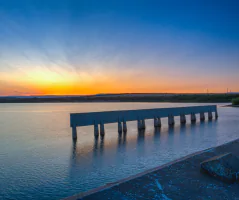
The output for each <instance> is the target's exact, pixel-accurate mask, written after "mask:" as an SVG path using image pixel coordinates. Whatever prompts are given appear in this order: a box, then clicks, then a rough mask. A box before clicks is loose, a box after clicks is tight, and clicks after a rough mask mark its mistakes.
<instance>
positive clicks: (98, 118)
mask: <svg viewBox="0 0 239 200" xmlns="http://www.w3.org/2000/svg"><path fill="white" fill-rule="evenodd" d="M213 112H214V113H215V118H217V117H218V113H217V107H216V105H209V106H191V107H175V108H155V109H141V110H119V111H105V112H90V113H71V114H70V126H71V127H72V137H73V139H76V138H77V131H76V127H77V126H89V125H94V134H95V135H96V136H97V135H99V125H100V134H101V135H104V133H105V130H104V124H108V123H118V131H119V133H120V132H122V131H123V132H126V131H127V124H126V122H127V121H135V120H137V121H138V129H144V128H145V119H154V126H155V127H159V126H161V118H164V117H168V124H169V126H173V125H174V117H175V116H180V122H181V123H182V124H184V123H186V115H191V122H192V123H194V122H196V114H200V120H201V121H204V120H205V113H208V119H209V120H211V119H212V118H213V115H212V113H213ZM122 125H123V126H122Z"/></svg>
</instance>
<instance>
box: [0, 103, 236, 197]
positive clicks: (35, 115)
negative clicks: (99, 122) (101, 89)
mask: <svg viewBox="0 0 239 200" xmlns="http://www.w3.org/2000/svg"><path fill="white" fill-rule="evenodd" d="M189 105H198V104H182V103H181V104H175V103H52V104H50V103H49V104H0V199H60V198H63V197H67V196H70V195H73V194H75V193H79V192H83V191H86V190H89V189H92V188H95V187H98V186H101V185H104V184H106V183H109V182H114V181H117V180H119V179H122V178H125V177H128V176H130V175H133V174H136V173H139V172H142V171H145V170H147V169H150V168H153V167H156V166H159V165H162V164H165V163H167V162H170V161H172V160H174V159H177V158H179V157H182V156H185V155H187V154H190V153H193V152H196V151H199V150H203V149H205V148H209V147H213V146H217V145H220V144H223V143H225V142H229V141H232V140H234V139H237V138H238V137H239V109H237V108H226V107H219V108H218V112H219V118H218V120H217V121H215V120H213V121H211V122H208V121H207V120H206V121H205V122H204V123H200V122H197V123H196V124H195V125H191V124H190V122H189V120H188V123H187V125H186V126H183V127H182V126H180V124H179V118H176V125H175V127H174V128H173V129H172V128H171V129H169V128H168V126H167V120H166V119H163V120H162V123H163V126H162V128H161V129H160V130H155V129H154V127H153V120H147V121H146V130H145V132H144V133H138V131H137V125H136V122H129V123H128V124H127V125H128V132H127V134H126V135H122V136H121V137H120V136H118V132H117V124H109V125H106V126H105V129H106V134H105V137H104V139H101V138H99V139H98V140H96V139H95V138H94V135H93V127H92V126H89V127H80V128H78V141H77V142H76V143H73V142H72V139H71V129H70V127H69V114H70V113H71V112H91V111H106V110H124V109H143V108H161V107H175V106H189ZM200 105H203V104H200ZM207 105H208V104H207ZM197 117H198V116H197ZM188 119H189V118H188Z"/></svg>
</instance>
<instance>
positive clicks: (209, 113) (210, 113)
mask: <svg viewBox="0 0 239 200" xmlns="http://www.w3.org/2000/svg"><path fill="white" fill-rule="evenodd" d="M208 120H212V112H211V111H209V112H208Z"/></svg>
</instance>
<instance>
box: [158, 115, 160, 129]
mask: <svg viewBox="0 0 239 200" xmlns="http://www.w3.org/2000/svg"><path fill="white" fill-rule="evenodd" d="M158 127H161V118H160V117H158Z"/></svg>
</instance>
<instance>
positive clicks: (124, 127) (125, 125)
mask: <svg viewBox="0 0 239 200" xmlns="http://www.w3.org/2000/svg"><path fill="white" fill-rule="evenodd" d="M123 132H124V133H126V132H127V124H126V121H125V120H123Z"/></svg>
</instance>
